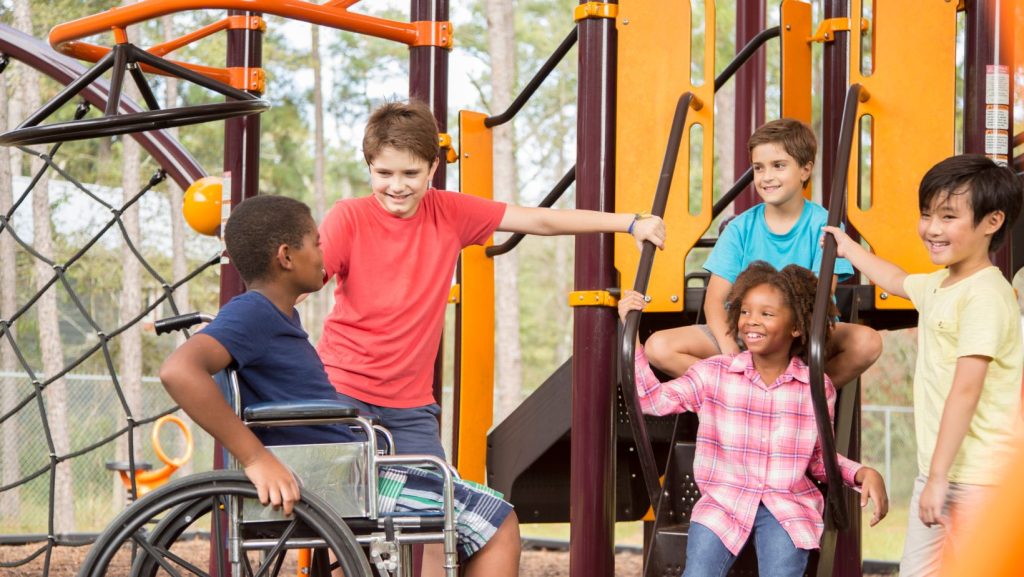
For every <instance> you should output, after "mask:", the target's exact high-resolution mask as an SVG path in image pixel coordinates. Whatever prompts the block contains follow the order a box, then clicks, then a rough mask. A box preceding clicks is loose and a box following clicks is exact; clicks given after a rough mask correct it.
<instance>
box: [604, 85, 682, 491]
mask: <svg viewBox="0 0 1024 577" xmlns="http://www.w3.org/2000/svg"><path fill="white" fill-rule="evenodd" d="M691 106H694V107H695V108H696V109H699V108H700V107H701V106H702V104H701V102H700V100H698V99H697V98H696V97H695V96H694V95H693V93H691V92H686V93H685V94H683V95H682V96H680V97H679V101H678V102H677V103H676V111H675V115H674V116H673V117H672V129H671V130H670V132H669V135H668V145H667V146H666V147H665V160H664V161H662V163H661V175H660V177H659V178H658V188H657V189H656V192H655V193H654V205H653V206H652V207H651V214H653V215H655V216H658V217H664V216H665V207H666V206H667V205H668V193H669V190H670V189H671V188H672V175H673V173H674V172H675V169H676V157H677V156H679V145H680V143H681V142H682V138H683V128H684V127H685V126H686V114H687V112H688V111H689V110H690V107H691ZM654 249H655V247H654V244H653V243H651V242H650V241H644V246H643V250H642V251H641V253H640V264H639V265H638V266H637V271H636V281H634V283H633V290H635V291H637V292H639V293H641V294H643V293H645V292H647V283H648V282H649V281H650V279H651V268H652V267H653V266H654ZM640 314H641V311H630V313H629V314H628V315H626V322H625V323H624V327H623V329H622V347H621V349H620V350H621V356H620V358H619V379H620V382H619V384H620V386H621V387H622V394H623V397H624V398H625V402H626V409H627V411H628V413H629V426H630V428H631V429H632V431H633V441H634V442H635V443H636V449H637V456H638V457H639V458H640V470H641V473H642V474H643V477H644V485H645V486H646V487H647V495H648V497H650V499H651V505H652V506H654V507H657V506H658V501H659V499H660V497H661V494H662V491H661V482H660V481H659V480H658V466H657V464H656V463H655V462H654V448H653V447H652V446H651V439H650V437H648V436H647V423H646V421H644V415H643V412H642V411H641V410H640V399H639V397H638V396H637V392H636V371H635V368H634V366H633V363H634V356H635V354H636V337H637V332H638V330H639V328H640Z"/></svg>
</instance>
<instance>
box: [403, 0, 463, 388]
mask: <svg viewBox="0 0 1024 577" xmlns="http://www.w3.org/2000/svg"><path fill="white" fill-rule="evenodd" d="M409 14H410V16H409V19H410V21H412V22H420V21H427V22H446V21H447V20H448V0H410V6H409ZM449 32H450V31H449ZM409 98H410V99H416V100H420V101H422V102H424V103H426V104H427V106H429V107H430V108H431V110H433V111H434V118H435V119H436V120H437V129H438V131H439V132H447V131H448V50H446V49H445V48H440V47H437V46H411V47H410V48H409ZM444 157H445V154H444V151H443V150H442V151H441V160H440V162H438V165H437V172H435V173H434V180H433V181H431V184H433V186H434V187H435V188H439V189H441V190H444V188H445V186H446V183H447V166H446V163H445V159H444ZM458 274H461V273H458ZM457 351H458V347H456V354H458V352H457ZM456 366H458V360H456ZM443 373H444V339H443V338H442V339H441V342H440V343H439V344H438V349H437V357H436V359H435V362H434V398H435V399H437V401H438V403H440V402H441V399H442V387H443V383H444V374H443ZM456 374H458V373H456Z"/></svg>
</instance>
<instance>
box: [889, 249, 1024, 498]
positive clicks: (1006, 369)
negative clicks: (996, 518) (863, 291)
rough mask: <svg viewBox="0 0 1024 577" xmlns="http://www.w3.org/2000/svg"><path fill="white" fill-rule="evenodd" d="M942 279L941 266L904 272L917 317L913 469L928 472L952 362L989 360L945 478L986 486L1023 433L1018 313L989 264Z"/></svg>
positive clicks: (1007, 287) (1022, 360)
mask: <svg viewBox="0 0 1024 577" xmlns="http://www.w3.org/2000/svg"><path fill="white" fill-rule="evenodd" d="M948 276H949V271H948V270H945V269H943V270H940V271H936V272H934V273H930V274H914V275H909V276H908V277H907V278H906V280H905V281H903V289H904V290H905V291H906V292H907V294H908V295H909V296H910V300H911V301H913V303H914V307H915V308H917V310H918V312H919V315H920V316H919V318H918V323H917V327H918V333H917V367H916V369H915V371H914V428H915V430H916V433H917V466H918V468H919V469H920V471H921V474H923V475H927V474H928V468H929V466H930V465H931V460H932V453H933V452H934V451H935V443H936V441H937V440H938V435H939V424H940V423H941V421H942V410H943V408H944V407H945V404H946V397H948V396H949V389H950V387H951V386H952V385H953V374H954V372H955V371H956V362H957V359H958V358H960V357H964V356H970V355H980V356H986V357H989V358H991V359H992V361H991V362H990V363H989V365H988V371H987V372H986V373H985V386H984V389H983V390H982V393H981V398H980V399H979V400H978V407H977V409H976V410H975V411H974V418H973V419H971V425H970V428H969V429H968V430H967V435H966V436H965V437H964V441H963V444H962V445H961V446H960V452H959V453H957V456H956V460H954V461H953V465H952V467H951V468H950V470H949V480H950V481H952V482H955V483H968V484H973V485H992V484H994V483H996V482H997V481H998V475H999V472H1000V470H1001V468H1002V465H1003V463H1004V462H1005V461H1006V459H1007V458H1009V456H1008V454H1007V453H1009V452H1011V451H1012V449H1011V445H1012V439H1013V435H1014V434H1016V433H1018V432H1019V431H1020V428H1021V416H1020V415H1021V412H1020V399H1021V368H1022V365H1024V345H1022V343H1021V323H1020V308H1019V307H1018V306H1017V300H1016V298H1015V297H1014V294H1013V289H1012V288H1011V287H1010V283H1008V282H1007V281H1006V279H1005V278H1003V275H1002V273H1001V272H1000V271H999V269H998V268H996V267H994V266H993V267H989V268H986V269H983V270H981V271H978V272H977V273H975V274H973V275H971V276H969V277H968V278H965V279H963V280H961V281H959V282H957V283H955V284H953V285H951V286H947V287H943V286H942V282H943V281H944V280H945V279H946V278H947V277H948Z"/></svg>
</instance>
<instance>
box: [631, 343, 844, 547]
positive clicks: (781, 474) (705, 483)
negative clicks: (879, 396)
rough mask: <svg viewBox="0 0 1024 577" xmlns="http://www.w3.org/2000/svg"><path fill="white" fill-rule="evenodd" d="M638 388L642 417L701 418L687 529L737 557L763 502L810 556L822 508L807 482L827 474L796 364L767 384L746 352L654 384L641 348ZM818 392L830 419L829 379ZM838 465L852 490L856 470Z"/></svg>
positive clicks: (804, 378)
mask: <svg viewBox="0 0 1024 577" xmlns="http://www.w3.org/2000/svg"><path fill="white" fill-rule="evenodd" d="M636 381H637V392H638V394H639V395H640V405H641V407H642V409H643V412H644V413H646V414H648V415H667V414H672V413H682V412H686V411H691V412H694V413H697V416H698V417H699V419H700V426H699V427H698V429H697V454H696V457H695V458H694V461H693V471H694V477H695V478H696V480H697V486H698V487H699V488H700V493H701V496H700V500H698V501H697V503H696V505H694V507H693V516H692V520H693V521H694V522H697V523H700V524H701V525H704V526H705V527H707V528H708V529H711V530H712V531H714V532H715V534H716V535H718V537H719V538H720V539H721V540H722V543H723V544H725V546H726V548H728V549H729V551H730V552H732V554H733V555H738V554H739V552H740V549H741V548H742V547H743V544H744V543H746V542H747V538H749V537H750V532H751V530H752V529H753V527H754V516H755V515H756V513H757V507H758V505H759V504H760V503H762V502H763V503H764V504H765V507H767V508H768V510H769V511H770V512H771V513H772V515H773V516H774V517H775V519H777V520H778V521H779V523H780V524H781V525H782V527H783V528H784V529H785V530H786V532H787V533H789V536H790V537H791V538H792V539H793V543H794V544H795V545H796V546H797V547H798V548H800V549H817V548H818V544H819V542H820V541H821V533H822V531H823V530H824V522H823V521H822V513H823V511H824V509H825V504H824V500H823V499H822V496H821V492H820V491H819V490H818V488H817V487H816V486H815V484H814V482H813V481H812V480H811V479H810V478H809V477H808V476H807V473H808V472H809V473H810V474H811V475H813V476H814V477H815V478H816V479H819V480H821V481H824V480H825V465H824V461H823V459H822V455H821V445H820V444H819V443H818V430H817V428H816V427H815V424H814V408H813V405H812V404H811V388H810V385H809V382H810V376H809V370H808V368H807V365H806V364H804V362H803V361H801V360H800V359H799V358H795V357H794V358H793V360H792V362H790V364H789V367H788V368H787V369H786V371H785V372H783V373H782V375H781V376H779V378H778V379H777V380H776V381H775V382H774V383H771V384H770V385H766V384H765V383H764V382H763V381H762V380H761V376H760V375H759V374H758V372H757V371H756V370H755V369H754V362H753V358H752V357H751V355H750V353H749V352H742V353H740V354H738V355H719V356H716V357H711V358H710V359H706V360H703V361H700V362H698V363H697V364H695V365H693V366H692V367H691V368H690V370H689V371H687V372H686V374H685V375H683V376H682V377H679V378H677V379H673V380H671V381H667V382H665V383H661V382H658V379H657V378H656V377H655V376H654V372H653V371H651V367H650V365H649V364H648V362H647V357H646V355H644V352H643V347H637V350H636ZM825 389H826V391H827V397H828V409H829V413H830V414H832V413H833V410H834V406H835V399H836V390H835V388H834V387H833V386H832V381H830V380H829V379H828V377H826V378H825ZM839 466H840V469H841V470H842V476H843V482H844V483H845V484H846V485H847V486H850V487H853V486H855V482H854V476H855V475H856V474H857V470H858V469H860V467H861V465H860V464H858V463H856V462H854V461H851V460H850V459H847V458H845V457H843V456H842V455H839Z"/></svg>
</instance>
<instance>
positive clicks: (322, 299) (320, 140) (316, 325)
mask: <svg viewBox="0 0 1024 577" xmlns="http://www.w3.org/2000/svg"><path fill="white" fill-rule="evenodd" d="M310 28H311V37H312V47H311V49H310V56H311V60H312V65H313V217H314V218H316V221H317V222H320V221H321V220H323V218H324V215H325V214H327V190H326V183H325V176H324V96H323V74H322V72H323V63H322V61H321V59H320V27H319V26H317V25H316V24H313V25H312V26H310ZM310 300H311V301H312V302H311V303H310V304H313V305H315V306H314V307H313V311H312V312H313V315H312V316H313V318H312V319H311V321H310V322H309V323H308V324H307V325H306V332H308V333H309V334H310V337H311V338H312V339H313V342H316V341H318V340H320V334H321V332H322V331H323V323H324V319H325V318H327V311H328V307H329V306H330V300H331V291H330V290H328V289H327V288H326V287H325V288H324V289H322V290H320V291H319V292H317V293H316V294H314V295H313V298H312V299H310Z"/></svg>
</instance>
